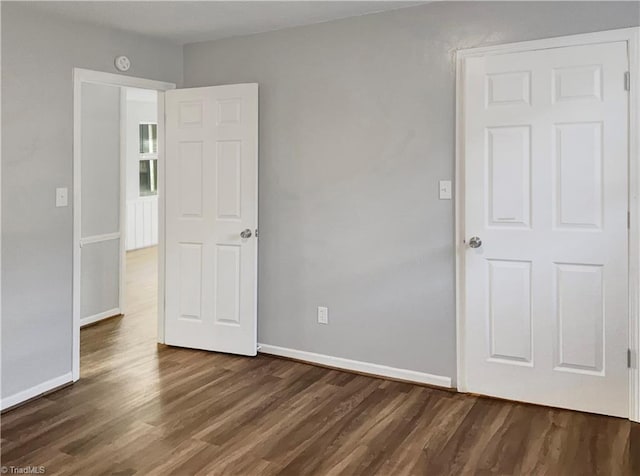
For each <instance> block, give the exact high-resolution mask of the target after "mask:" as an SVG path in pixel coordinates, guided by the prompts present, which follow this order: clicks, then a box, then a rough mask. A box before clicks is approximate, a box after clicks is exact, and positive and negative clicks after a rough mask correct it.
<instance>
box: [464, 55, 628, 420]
mask: <svg viewBox="0 0 640 476" xmlns="http://www.w3.org/2000/svg"><path fill="white" fill-rule="evenodd" d="M627 68H628V58H627V49H626V43H623V42H620V43H607V44H595V45H587V46H572V47H564V48H553V49H546V50H539V51H530V52H522V53H512V54H495V55H488V56H484V57H473V58H468V59H467V60H466V62H465V71H464V104H465V119H464V126H463V127H464V132H463V136H464V147H465V151H464V155H465V170H464V186H465V192H464V193H465V204H464V208H465V225H464V226H465V230H466V236H465V240H466V244H467V248H466V251H465V282H464V288H465V296H464V300H465V316H466V317H465V333H464V341H463V342H464V344H463V345H464V354H465V364H464V365H465V372H466V385H467V390H468V391H470V392H474V393H480V394H486V395H493V396H497V397H503V398H508V399H513V400H521V401H527V402H533V403H539V404H545V405H552V406H558V407H564V408H572V409H577V410H584V411H589V412H596V413H603V414H608V415H616V416H626V415H627V414H628V395H629V393H628V370H627V347H628V302H629V300H628V269H627V267H628V265H627V263H628V261H627V256H628V243H627V237H628V230H627V211H628V112H627V108H628V103H627V101H628V96H627V95H628V92H627V91H626V90H625V87H624V74H625V72H626V71H627ZM474 236H475V237H478V238H479V239H480V241H481V245H480V246H479V247H477V248H472V247H470V246H469V244H470V239H471V238H472V237H474Z"/></svg>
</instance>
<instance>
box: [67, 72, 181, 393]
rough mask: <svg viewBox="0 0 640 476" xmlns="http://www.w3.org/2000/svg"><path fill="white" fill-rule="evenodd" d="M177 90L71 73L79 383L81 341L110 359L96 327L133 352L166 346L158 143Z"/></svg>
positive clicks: (96, 74)
mask: <svg viewBox="0 0 640 476" xmlns="http://www.w3.org/2000/svg"><path fill="white" fill-rule="evenodd" d="M173 88H175V85H173V84H170V83H161V82H158V81H152V80H146V79H140V78H132V77H128V76H122V75H116V74H110V73H100V72H95V71H88V70H81V69H76V70H75V71H74V267H73V366H72V367H73V380H74V381H76V380H78V379H79V378H80V345H81V341H82V346H83V354H85V353H90V354H91V353H94V352H100V351H104V350H103V349H101V347H102V346H101V340H102V339H100V341H99V340H98V339H92V335H93V334H95V330H93V331H92V325H93V324H96V323H98V322H100V326H101V327H103V326H109V327H110V329H109V334H110V335H113V337H114V338H115V337H118V340H119V341H120V342H126V343H128V344H130V345H136V344H138V343H141V342H142V341H143V340H152V341H159V342H162V341H163V339H164V315H163V311H164V309H163V306H162V303H163V302H164V293H163V284H162V280H161V279H159V277H160V276H162V269H163V251H162V250H163V239H162V236H163V227H164V224H163V221H162V219H161V216H162V208H163V202H162V198H163V197H162V180H163V174H162V170H161V169H162V149H163V140H162V139H161V138H163V137H164V136H163V130H164V124H163V119H164V112H163V111H164V110H163V107H164V91H167V90H169V89H173ZM159 304H160V305H159ZM107 319H108V321H107V322H101V321H103V320H107ZM81 327H82V328H85V329H84V330H83V331H82V333H81V331H80V329H81ZM154 327H157V334H156V332H155V331H154ZM102 335H103V336H104V329H102ZM87 370H88V371H91V369H87Z"/></svg>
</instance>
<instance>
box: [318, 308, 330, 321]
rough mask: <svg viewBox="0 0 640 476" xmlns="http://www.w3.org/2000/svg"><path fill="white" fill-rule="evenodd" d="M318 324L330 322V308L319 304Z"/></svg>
mask: <svg viewBox="0 0 640 476" xmlns="http://www.w3.org/2000/svg"><path fill="white" fill-rule="evenodd" d="M318 324H329V308H328V307H322V306H318Z"/></svg>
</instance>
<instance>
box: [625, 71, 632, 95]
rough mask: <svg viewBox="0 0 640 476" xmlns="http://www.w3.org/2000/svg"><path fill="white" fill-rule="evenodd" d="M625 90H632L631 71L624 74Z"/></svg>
mask: <svg viewBox="0 0 640 476" xmlns="http://www.w3.org/2000/svg"><path fill="white" fill-rule="evenodd" d="M624 90H625V91H630V90H631V73H629V71H627V72H625V73H624Z"/></svg>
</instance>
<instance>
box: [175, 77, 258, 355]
mask: <svg viewBox="0 0 640 476" xmlns="http://www.w3.org/2000/svg"><path fill="white" fill-rule="evenodd" d="M165 101H166V102H165V109H166V169H165V184H166V185H165V203H166V205H165V210H166V211H165V213H166V281H165V293H166V294H165V299H166V310H165V323H166V325H165V342H166V343H167V344H169V345H176V346H183V347H192V348H197V349H206V350H214V351H220V352H230V353H236V354H244V355H256V344H257V315H256V312H257V311H256V294H257V237H256V229H257V225H258V221H257V220H258V195H257V183H258V149H257V147H258V85H257V84H240V85H229V86H215V87H205V88H192V89H178V90H173V91H168V92H167V93H166V99H165ZM243 231H244V232H245V233H244V235H245V238H243V237H241V233H242V232H243ZM249 233H250V236H247V235H248V234H249Z"/></svg>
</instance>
